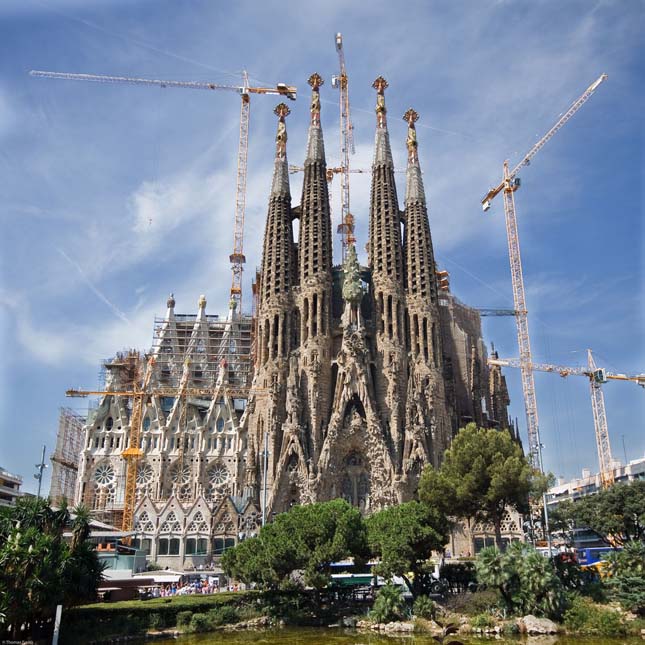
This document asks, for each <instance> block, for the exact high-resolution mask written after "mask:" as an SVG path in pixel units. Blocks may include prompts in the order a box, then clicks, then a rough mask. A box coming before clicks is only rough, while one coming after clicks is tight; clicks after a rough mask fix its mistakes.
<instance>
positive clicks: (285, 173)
mask: <svg viewBox="0 0 645 645" xmlns="http://www.w3.org/2000/svg"><path fill="white" fill-rule="evenodd" d="M273 113H274V114H275V115H276V116H277V117H278V132H277V134H276V136H275V161H274V166H273V182H272V184H271V196H272V197H273V196H274V195H281V196H290V195H291V193H290V191H289V166H288V165H287V124H286V123H285V118H286V117H287V116H288V115H289V114H290V113H291V110H290V109H289V108H288V107H287V106H286V104H284V103H280V104H279V105H277V106H276V108H275V110H273Z"/></svg>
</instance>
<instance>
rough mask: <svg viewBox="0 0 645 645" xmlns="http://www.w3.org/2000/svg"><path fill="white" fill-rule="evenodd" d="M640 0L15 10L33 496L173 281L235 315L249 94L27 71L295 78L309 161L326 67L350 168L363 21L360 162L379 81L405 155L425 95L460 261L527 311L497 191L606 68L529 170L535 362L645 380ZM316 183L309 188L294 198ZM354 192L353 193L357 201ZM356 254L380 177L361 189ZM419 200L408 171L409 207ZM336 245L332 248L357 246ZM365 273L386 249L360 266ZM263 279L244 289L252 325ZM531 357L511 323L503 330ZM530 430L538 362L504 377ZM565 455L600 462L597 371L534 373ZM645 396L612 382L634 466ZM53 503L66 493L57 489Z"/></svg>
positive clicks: (1, 277) (493, 330) (470, 278)
mask: <svg viewBox="0 0 645 645" xmlns="http://www.w3.org/2000/svg"><path fill="white" fill-rule="evenodd" d="M642 18H643V4H642V3H641V2H639V1H638V0H627V1H618V0H616V1H611V0H599V1H593V0H581V1H577V0H566V1H562V0H560V1H557V2H556V1H555V0H554V1H551V0H542V1H537V2H536V1H531V2H529V1H528V0H526V1H525V0H517V1H510V0H498V1H493V0H479V1H475V0H460V1H447V0H446V1H445V2H444V1H432V2H421V1H414V0H412V1H409V2H406V3H393V2H386V1H380V0H373V1H371V2H369V3H365V2H360V3H359V2H347V1H345V2H341V1H338V0H336V1H334V0H325V1H324V2H322V1H310V2H307V3H301V2H293V1H289V0H283V1H282V2H274V1H272V0H269V1H266V2H262V3H260V2H250V1H240V2H235V3H231V2H216V1H214V0H210V1H209V0H187V1H185V2H171V1H169V0H165V1H164V0H155V1H154V2H153V1H148V0H141V1H136V0H129V1H127V2H126V1H125V0H123V1H116V0H114V1H109V0H48V1H45V0H42V1H37V0H4V1H3V2H2V3H1V4H0V177H1V179H0V214H1V217H2V248H1V256H2V260H1V264H0V342H1V344H2V347H1V349H2V362H1V363H0V393H1V394H0V464H2V465H3V466H5V467H6V468H8V469H9V470H11V471H13V472H16V473H18V474H21V475H23V476H24V478H25V489H26V490H35V486H36V482H35V480H34V479H33V478H32V473H33V464H35V463H36V461H38V459H39V457H40V450H41V446H42V444H47V447H48V454H50V453H51V451H52V449H53V447H54V444H55V436H56V424H57V417H58V408H59V407H60V406H62V405H71V406H72V407H75V408H78V409H81V406H82V402H81V401H78V400H69V399H66V398H65V395H64V392H65V390H66V389H67V388H70V387H77V386H83V387H95V386H96V385H97V379H98V371H99V364H100V361H101V359H102V358H104V357H107V356H110V355H111V354H113V353H114V352H115V351H117V350H119V349H122V348H125V347H137V348H141V349H145V348H147V347H149V346H150V343H151V339H152V324H153V317H154V315H155V314H163V312H164V309H165V300H166V297H167V294H168V293H169V292H170V291H174V293H175V296H176V300H177V311H181V312H187V313H188V312H195V311H196V309H197V299H198V297H199V294H200V293H204V294H206V296H207V299H208V311H209V312H210V313H224V312H225V308H226V303H227V300H228V289H229V285H230V273H229V265H228V260H227V258H228V255H229V253H230V252H231V247H232V222H233V212H234V191H235V172H236V154H237V137H238V127H239V126H238V124H239V99H238V98H237V97H236V95H235V94H232V93H226V92H220V93H216V92H210V93H209V92H192V91H187V90H186V91H182V90H175V91H173V90H169V89H168V90H161V89H156V88H146V87H132V86H116V85H99V84H93V83H74V82H69V81H52V80H47V79H36V78H32V77H30V76H28V74H27V72H28V71H29V70H30V69H46V70H53V71H67V72H84V73H96V74H111V75H130V76H139V77H151V78H166V79H177V80H199V81H212V82H219V83H230V84H234V85H237V84H238V83H239V82H240V80H239V79H240V71H241V70H242V68H244V67H246V68H247V69H248V70H249V74H250V76H251V78H252V81H253V82H256V83H258V84H270V85H273V84H275V83H277V82H286V83H289V84H294V85H296V86H297V87H298V89H299V91H300V92H301V94H300V96H301V99H300V100H299V101H298V102H297V103H295V104H292V105H291V106H290V107H291V108H292V114H291V115H290V116H289V118H288V120H287V127H288V130H289V144H288V156H289V161H290V163H294V164H298V163H302V159H303V156H304V149H305V139H306V124H307V120H308V117H309V112H308V98H307V97H308V94H309V92H308V90H309V87H308V86H307V85H306V80H307V78H308V76H309V75H310V74H311V73H312V72H314V71H317V72H319V73H320V74H321V75H322V76H323V77H324V79H325V81H326V84H325V85H324V87H323V88H322V94H321V97H322V100H323V114H322V123H323V128H324V130H325V136H326V148H327V158H328V163H330V164H334V165H337V163H338V106H337V100H338V96H337V93H336V90H334V89H332V87H331V75H332V74H334V73H336V71H337V56H336V52H335V49H334V34H335V33H336V32H337V31H342V33H343V37H344V42H345V52H346V58H347V65H348V72H349V76H350V98H351V103H352V110H353V121H354V126H355V140H356V155H355V156H354V157H353V158H352V160H351V163H352V165H353V166H354V167H355V168H361V167H362V168H368V167H369V166H370V163H371V157H372V146H373V135H374V113H373V106H374V103H375V96H374V91H373V90H372V88H371V83H372V81H373V80H374V78H376V76H378V75H379V74H382V75H383V76H385V77H386V78H387V80H388V81H389V83H390V88H389V89H388V91H387V93H386V101H387V105H388V116H389V127H390V133H391V139H392V147H393V151H394V156H395V163H396V164H397V165H398V166H399V167H401V168H403V167H404V164H405V158H406V157H405V124H404V122H403V121H402V119H401V116H402V115H403V113H404V112H405V110H406V109H407V108H408V107H410V106H412V107H414V108H415V109H416V110H417V111H418V112H419V113H420V115H421V119H420V121H419V122H418V124H417V126H418V139H419V146H420V159H421V164H422V168H423V170H424V173H425V177H424V179H425V185H426V191H427V195H428V199H429V204H430V224H431V228H432V234H433V240H434V245H435V253H436V256H437V260H438V262H439V264H440V266H441V268H445V269H447V270H449V271H450V273H451V286H452V290H453V292H454V293H455V294H456V295H457V296H458V297H459V298H460V299H462V300H463V301H464V302H466V303H468V304H472V305H476V306H485V307H509V308H510V307H512V292H511V285H510V273H509V268H508V255H507V247H506V236H505V229H504V214H503V207H502V203H501V200H500V199H498V200H496V202H495V204H494V207H493V209H492V210H491V211H489V213H487V214H486V215H484V214H483V213H482V211H481V207H480V203H479V201H480V199H481V197H482V195H483V194H484V193H485V192H486V190H487V189H488V188H489V187H490V186H491V185H492V184H493V183H497V181H499V178H500V176H501V172H502V162H503V160H504V159H505V158H509V159H510V160H511V163H513V162H517V161H519V159H520V158H521V157H522V155H523V154H524V153H525V152H526V151H527V150H528V149H529V148H530V147H531V145H532V144H533V143H534V142H535V141H536V140H537V139H538V138H539V137H540V136H541V135H542V134H543V133H544V132H546V131H547V130H548V128H549V127H550V126H551V125H552V124H553V122H554V121H555V120H556V118H557V117H558V115H559V114H560V113H561V112H563V111H564V110H565V109H566V108H567V107H568V106H569V104H570V103H571V102H572V101H573V100H574V99H575V98H577V97H578V96H579V95H580V94H581V93H582V92H583V91H584V89H585V88H586V87H587V86H588V85H589V84H590V83H591V82H592V81H593V80H595V79H596V78H597V77H598V76H599V75H600V74H601V73H602V72H606V73H608V74H609V80H608V81H607V82H606V83H605V84H603V85H602V86H601V88H600V89H599V90H598V92H597V93H596V95H594V96H593V97H592V98H591V99H590V101H589V102H588V103H587V104H586V105H585V106H584V107H583V108H582V109H581V111H580V112H579V113H578V114H577V115H576V116H575V117H574V118H573V119H572V120H571V121H570V123H568V124H567V125H566V126H565V128H564V129H563V130H562V131H561V132H560V133H558V134H557V136H556V137H555V138H554V139H553V140H552V141H551V142H550V143H549V144H548V145H547V146H546V147H545V148H544V149H543V150H542V151H541V152H540V153H539V155H538V156H537V157H536V158H535V160H534V162H533V163H532V165H531V166H530V167H529V168H526V169H525V170H524V171H523V172H522V189H521V190H520V191H519V192H518V193H517V195H516V205H517V211H518V220H519V230H520V238H521V246H522V256H523V263H524V275H525V284H526V289H527V300H528V307H529V311H530V316H529V321H530V327H531V334H532V346H533V353H534V356H535V360H540V361H543V362H552V363H560V364H570V365H578V364H583V363H584V361H585V358H586V355H585V349H586V348H587V347H591V348H593V349H594V350H595V353H596V357H597V362H598V363H599V364H601V365H603V366H605V367H607V368H608V369H611V370H614V371H619V372H625V373H640V372H645V347H644V343H643V328H644V325H643V323H644V321H645V305H644V303H645V297H644V295H645V294H644V293H643V287H644V282H643V269H644V266H643V254H644V251H645V237H644V234H643V222H642V220H643V186H642V171H643V159H642V153H643V140H642V137H643V120H642V113H643V112H642V111H643V87H642V86H643V76H644V75H643V71H644V70H643V67H644V62H643V61H644V60H645V57H644V56H643V44H642V24H643V23H642ZM276 103H277V101H276V100H275V98H274V97H257V98H254V99H253V101H252V108H251V132H250V148H249V177H248V195H247V226H246V237H245V252H246V256H247V269H251V270H252V269H253V267H254V266H256V265H257V264H258V263H259V261H260V255H259V254H260V252H261V239H262V235H263V226H264V217H265V213H266V203H267V196H268V190H269V185H270V179H271V157H272V154H273V137H274V131H275V117H274V115H273V108H274V106H275V104H276ZM300 181H301V179H300V178H299V177H297V176H292V194H293V196H294V205H295V204H296V203H298V201H299V194H300ZM338 189H339V186H338V180H337V179H336V180H335V185H334V186H333V188H332V191H333V194H334V203H333V211H334V213H335V214H338V212H339V210H340V208H339V201H338V199H339V190H338ZM351 190H352V211H353V213H354V215H355V216H356V219H357V223H358V227H357V236H358V241H359V243H358V246H359V247H360V248H361V249H362V247H363V245H364V243H365V242H366V234H367V217H368V212H367V208H368V196H369V175H365V176H360V175H359V176H354V177H353V178H352V185H351ZM403 195H404V175H401V176H400V180H399V197H400V198H402V197H403ZM338 252H339V248H338V243H337V242H336V244H335V253H336V257H338ZM362 259H363V260H364V259H365V258H364V254H363V258H362ZM251 270H247V273H246V276H247V279H245V285H244V286H245V289H246V291H245V295H246V297H245V306H246V308H247V310H248V307H249V296H250V276H251ZM484 328H485V336H486V338H487V340H488V341H493V342H494V343H495V346H496V347H497V348H498V349H499V352H500V355H502V356H516V355H517V348H516V336H515V327H514V322H513V320H512V319H509V318H493V319H490V318H489V319H486V320H485V321H484ZM506 375H507V380H508V382H509V387H510V390H511V397H512V399H513V402H512V405H511V412H512V415H513V416H517V417H519V418H520V425H521V428H522V431H523V432H524V430H525V422H524V412H523V404H522V394H521V385H520V380H519V373H517V371H516V370H507V371H506ZM536 386H537V400H538V405H539V412H540V421H541V424H540V425H541V432H542V440H543V443H544V445H545V452H544V461H545V466H546V468H548V469H549V470H551V471H552V472H554V473H556V474H558V475H566V476H573V475H575V474H577V473H579V471H580V469H581V468H583V467H585V466H588V467H591V468H594V467H595V465H596V463H597V458H596V452H595V441H594V434H593V421H592V413H591V405H590V399H589V392H588V384H587V382H586V381H585V380H584V379H582V378H579V377H571V378H569V379H568V380H563V379H560V378H559V377H558V376H554V375H550V374H539V373H538V374H536ZM644 395H645V393H644V392H643V391H642V389H641V388H639V387H637V386H636V385H633V384H628V383H625V384H622V383H610V384H608V385H607V386H606V387H605V399H606V405H607V415H608V419H609V428H610V433H611V439H612V446H613V452H614V455H615V456H616V457H617V458H620V459H623V458H624V451H623V439H624V443H625V447H626V455H627V458H628V459H635V458H637V457H640V456H643V455H644V454H645V432H644V428H643V424H644V419H645V396H644ZM46 489H48V482H47V483H46Z"/></svg>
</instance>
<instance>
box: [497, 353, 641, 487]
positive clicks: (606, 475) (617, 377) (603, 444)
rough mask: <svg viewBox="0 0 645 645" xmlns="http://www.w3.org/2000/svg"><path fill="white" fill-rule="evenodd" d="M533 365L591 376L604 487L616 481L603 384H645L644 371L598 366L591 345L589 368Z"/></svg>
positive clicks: (513, 362) (505, 361) (506, 363)
mask: <svg viewBox="0 0 645 645" xmlns="http://www.w3.org/2000/svg"><path fill="white" fill-rule="evenodd" d="M488 364H489V365H498V366H499V367H519V368H520V369H521V367H522V361H521V360H517V359H514V358H489V359H488ZM531 369H532V370H534V371H538V372H552V373H555V374H559V375H560V376H562V377H564V378H566V377H567V376H584V377H586V378H587V379H589V386H590V388H591V407H592V410H593V420H594V430H595V434H596V448H597V450H598V466H599V469H600V481H601V483H602V486H603V487H605V488H606V487H608V486H611V484H613V482H614V469H613V458H612V455H611V444H610V441H609V428H608V424H607V414H606V412H605V398H604V395H603V392H602V385H603V383H606V382H607V381H630V382H632V383H636V384H638V385H640V386H641V387H645V374H637V375H629V374H615V373H613V372H608V371H607V370H605V369H603V368H599V367H598V366H597V365H596V363H595V361H594V358H593V354H592V352H591V350H590V349H588V350H587V367H586V368H584V367H569V366H564V365H552V364H550V363H531Z"/></svg>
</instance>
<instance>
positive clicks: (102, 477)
mask: <svg viewBox="0 0 645 645" xmlns="http://www.w3.org/2000/svg"><path fill="white" fill-rule="evenodd" d="M94 480H95V481H96V483H97V484H99V485H100V486H107V485H109V484H111V483H112V482H113V481H114V468H112V466H111V465H110V464H100V465H99V466H97V467H96V470H95V471H94Z"/></svg>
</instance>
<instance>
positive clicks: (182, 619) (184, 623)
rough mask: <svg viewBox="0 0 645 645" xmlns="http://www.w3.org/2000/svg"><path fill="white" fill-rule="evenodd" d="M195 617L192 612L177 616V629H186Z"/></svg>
mask: <svg viewBox="0 0 645 645" xmlns="http://www.w3.org/2000/svg"><path fill="white" fill-rule="evenodd" d="M192 617H193V612H192V611H180V612H179V613H178V614H177V627H179V628H181V629H186V628H187V627H188V626H189V625H190V621H191V619H192Z"/></svg>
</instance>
